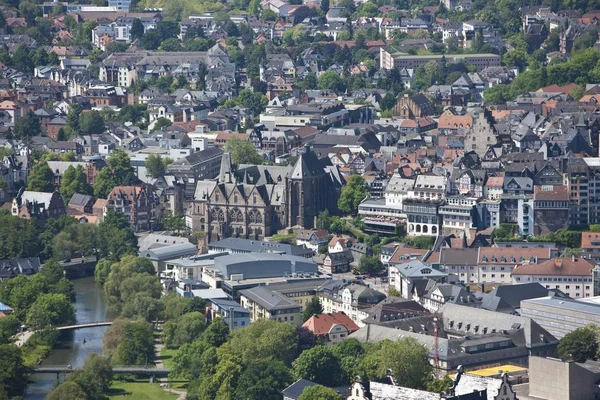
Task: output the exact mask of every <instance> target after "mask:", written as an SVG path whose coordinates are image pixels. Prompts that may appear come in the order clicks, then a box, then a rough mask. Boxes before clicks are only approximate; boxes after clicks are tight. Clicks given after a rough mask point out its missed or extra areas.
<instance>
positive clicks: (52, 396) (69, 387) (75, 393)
mask: <svg viewBox="0 0 600 400" xmlns="http://www.w3.org/2000/svg"><path fill="white" fill-rule="evenodd" d="M81 399H87V394H86V393H85V392H84V391H83V389H82V388H81V386H79V385H78V384H76V383H75V382H69V381H67V382H65V383H62V384H60V385H58V386H57V387H55V388H54V389H52V391H51V392H50V393H49V394H48V396H46V400H81Z"/></svg>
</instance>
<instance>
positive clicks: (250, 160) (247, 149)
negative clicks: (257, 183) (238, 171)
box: [225, 139, 263, 165]
mask: <svg viewBox="0 0 600 400" xmlns="http://www.w3.org/2000/svg"><path fill="white" fill-rule="evenodd" d="M225 151H227V152H229V153H230V154H231V162H232V163H233V164H236V165H239V164H254V165H260V164H262V163H263V157H262V156H261V155H260V154H258V151H257V150H256V147H254V145H253V144H252V143H251V142H249V141H247V140H241V139H229V140H227V143H225Z"/></svg>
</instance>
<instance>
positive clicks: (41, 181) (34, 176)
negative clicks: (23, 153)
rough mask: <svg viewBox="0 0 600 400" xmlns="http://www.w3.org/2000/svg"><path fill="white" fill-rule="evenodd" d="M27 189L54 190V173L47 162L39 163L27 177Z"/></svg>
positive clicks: (36, 190) (38, 190)
mask: <svg viewBox="0 0 600 400" xmlns="http://www.w3.org/2000/svg"><path fill="white" fill-rule="evenodd" d="M27 190H31V191H33V192H52V191H54V173H53V172H52V170H51V169H50V167H49V166H48V164H46V163H40V164H37V165H36V166H35V167H33V171H31V173H30V174H29V176H28V177H27Z"/></svg>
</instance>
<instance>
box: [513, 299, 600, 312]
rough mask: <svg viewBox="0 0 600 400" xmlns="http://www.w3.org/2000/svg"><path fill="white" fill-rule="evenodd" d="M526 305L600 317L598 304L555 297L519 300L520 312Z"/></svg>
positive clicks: (599, 305)
mask: <svg viewBox="0 0 600 400" xmlns="http://www.w3.org/2000/svg"><path fill="white" fill-rule="evenodd" d="M527 304H540V305H544V306H548V307H554V308H560V309H563V310H567V311H577V312H581V313H584V314H594V315H600V304H594V303H589V302H585V301H578V300H572V299H571V300H569V299H562V298H556V297H540V298H537V299H529V300H521V310H523V308H527Z"/></svg>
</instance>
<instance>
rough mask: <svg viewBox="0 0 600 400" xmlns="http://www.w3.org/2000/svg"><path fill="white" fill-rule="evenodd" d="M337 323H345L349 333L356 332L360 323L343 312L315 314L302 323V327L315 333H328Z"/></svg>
mask: <svg viewBox="0 0 600 400" xmlns="http://www.w3.org/2000/svg"><path fill="white" fill-rule="evenodd" d="M335 325H343V326H344V327H345V328H346V329H347V330H348V333H352V332H356V331H357V330H358V329H359V327H358V325H356V323H354V321H352V319H351V318H350V317H349V316H347V315H346V314H345V313H343V312H334V313H330V314H319V315H313V316H312V317H310V318H309V319H308V320H307V321H306V322H305V323H304V324H302V327H304V328H306V329H308V330H309V331H311V332H312V333H314V334H315V335H327V334H329V333H330V332H331V329H332V328H333V327H334V326H335Z"/></svg>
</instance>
